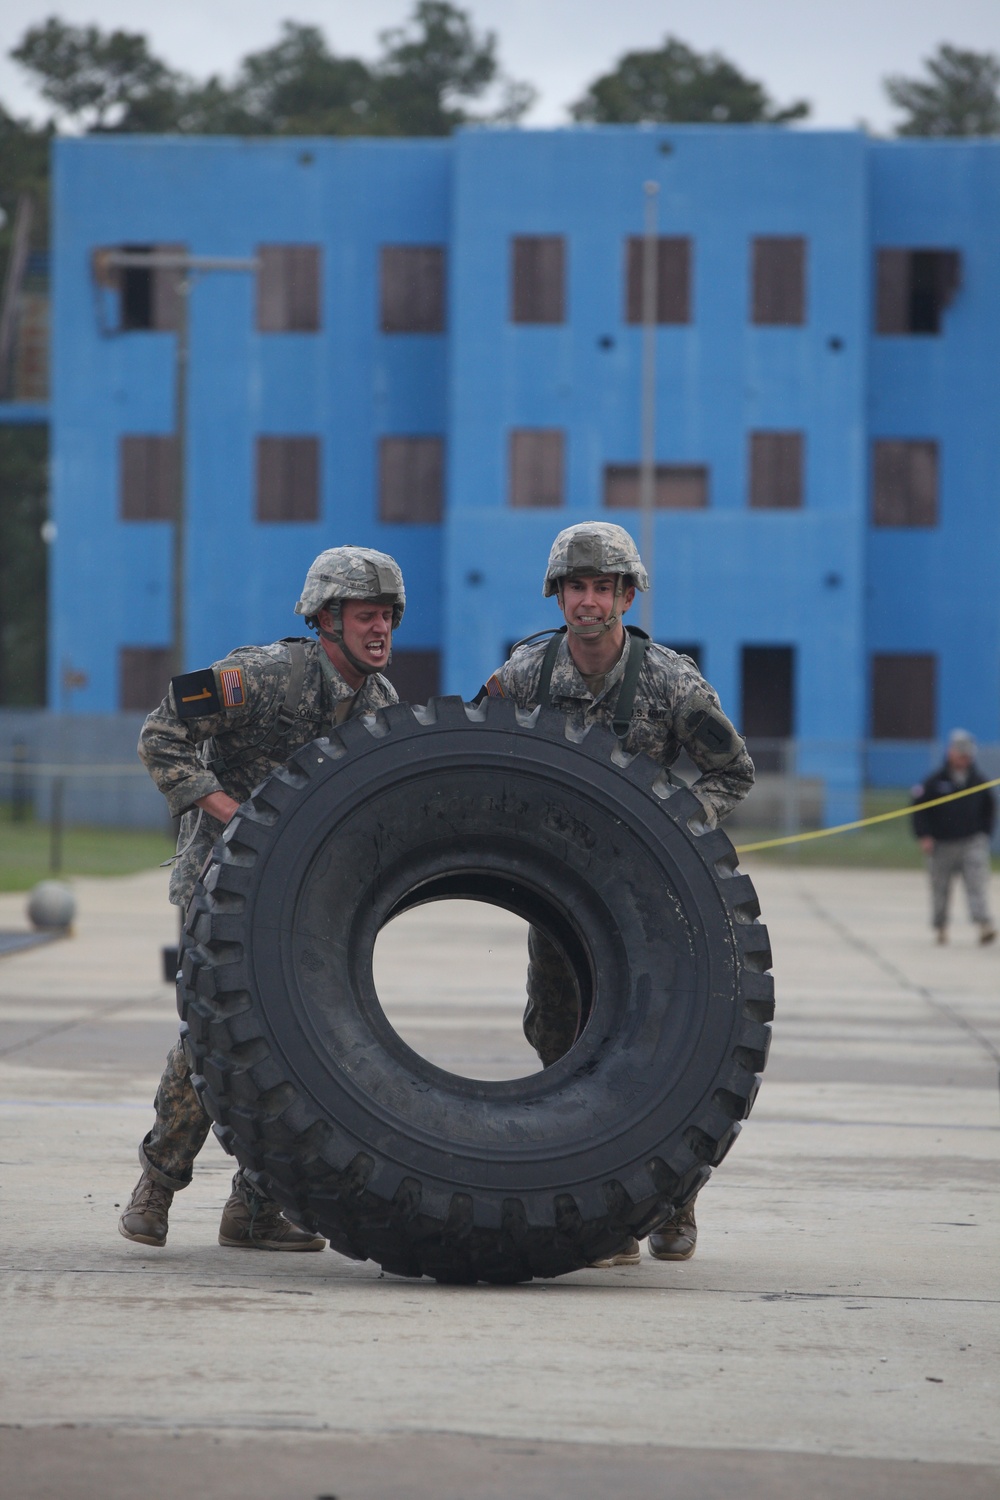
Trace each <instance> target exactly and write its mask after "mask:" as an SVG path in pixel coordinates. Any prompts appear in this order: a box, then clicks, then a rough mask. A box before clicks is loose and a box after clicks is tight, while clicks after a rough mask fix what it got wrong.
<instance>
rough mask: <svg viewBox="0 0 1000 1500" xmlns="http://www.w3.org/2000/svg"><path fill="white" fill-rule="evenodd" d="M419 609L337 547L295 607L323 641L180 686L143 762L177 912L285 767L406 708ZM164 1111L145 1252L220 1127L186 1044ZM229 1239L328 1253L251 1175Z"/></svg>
mask: <svg viewBox="0 0 1000 1500" xmlns="http://www.w3.org/2000/svg"><path fill="white" fill-rule="evenodd" d="M405 605H406V594H405V591H404V587H403V575H402V573H401V572H400V570H399V568H398V566H397V565H396V563H395V562H394V561H393V559H392V558H391V557H389V556H388V555H387V554H386V553H384V552H375V551H373V550H371V549H369V548H367V547H334V548H331V549H330V550H328V551H326V552H322V553H320V555H319V557H317V558H316V560H315V562H314V563H313V564H312V567H311V568H310V569H309V572H308V574H307V575H306V581H305V586H304V588H303V590H302V597H301V598H300V599H299V602H298V603H297V604H296V606H295V613H296V614H298V615H303V616H304V617H305V622H306V624H307V625H308V626H309V627H310V629H313V630H315V631H316V632H317V634H318V636H319V640H316V641H313V640H308V639H297V640H283V641H277V642H275V643H274V645H271V646H243V647H241V648H240V649H239V650H237V651H234V652H232V654H231V655H230V656H227V657H226V658H225V660H224V661H221V662H217V663H216V664H215V665H214V666H212V667H209V668H207V669H206V670H204V671H200V672H188V673H186V674H184V675H183V676H181V677H175V678H174V679H173V680H172V682H171V684H170V690H169V692H168V693H167V696H166V698H164V700H163V702H162V703H161V704H160V706H159V708H156V709H154V710H153V712H152V713H151V714H150V715H149V717H148V718H147V720H146V722H145V724H144V725H143V727H142V732H141V735H140V738H139V755H140V758H141V760H142V761H143V764H144V765H145V766H146V769H147V770H148V771H149V774H150V775H151V776H152V778H153V780H154V781H155V782H156V785H157V787H158V788H159V790H160V791H161V792H162V793H163V795H164V797H165V798H166V800H167V806H168V807H169V809H170V811H171V813H172V814H173V815H174V816H175V817H178V816H179V817H180V819H181V825H180V834H179V837H178V841H177V850H178V852H177V856H176V859H175V863H174V866H173V872H172V874H171V879H170V900H171V901H172V902H173V903H174V905H175V906H179V907H180V908H181V909H182V910H183V909H184V908H185V907H186V906H187V904H188V901H189V900H190V898H191V893H192V891H193V890H194V886H195V882H196V881H197V879H198V875H199V873H200V871H201V869H202V866H203V865H204V863H205V860H206V859H207V857H208V855H209V853H210V852H211V849H212V845H213V844H214V843H215V841H216V839H217V838H218V837H219V835H220V834H221V832H222V830H223V828H224V827H225V825H226V823H227V822H228V821H229V819H230V818H231V817H232V815H233V813H234V812H235V811H236V809H237V807H238V806H239V804H240V802H242V801H245V799H246V798H247V797H248V796H249V795H250V793H251V791H252V790H253V788H254V787H255V786H258V785H259V784H260V782H261V781H263V780H264V778H265V777H266V776H267V775H268V774H269V773H270V772H271V771H273V770H274V768H275V767H276V766H280V765H283V764H284V762H285V761H287V760H288V758H289V756H290V755H292V754H294V752H295V751H296V750H298V749H300V748H301V747H302V746H303V745H307V744H309V742H310V741H311V740H314V739H316V738H318V737H319V736H320V735H324V734H328V733H329V731H330V729H331V727H333V726H334V725H337V724H342V723H343V722H344V720H345V719H348V718H354V717H356V716H357V715H359V714H367V713H373V712H374V711H375V710H376V709H379V708H384V707H385V706H386V705H387V704H389V703H395V702H396V701H397V699H396V693H395V690H394V689H393V687H392V685H391V683H389V682H387V681H386V679H385V678H384V677H382V676H381V675H380V672H381V669H382V668H384V667H386V666H387V665H388V663H389V659H390V656H391V647H392V633H393V631H394V630H395V629H396V628H397V626H398V625H399V622H400V620H401V619H402V617H403V610H404V608H405ZM154 1107H155V1110H156V1122H155V1124H154V1126H153V1129H152V1130H151V1131H150V1132H149V1134H148V1135H147V1136H146V1138H145V1139H144V1140H143V1142H142V1144H141V1146H140V1147H139V1160H140V1162H141V1164H142V1176H141V1177H140V1178H139V1182H138V1184H137V1186H136V1188H135V1191H134V1192H133V1194H132V1197H131V1200H130V1202H129V1204H128V1206H127V1208H126V1209H125V1212H124V1213H123V1214H122V1216H121V1219H120V1221H119V1229H120V1231H121V1233H122V1234H123V1235H124V1236H125V1238H126V1239H129V1240H136V1241H138V1243H139V1244H142V1245H163V1244H164V1243H165V1242H166V1238H167V1213H168V1210H169V1207H170V1204H171V1201H172V1199H173V1195H174V1193H175V1192H177V1191H178V1190H179V1189H180V1188H183V1187H186V1186H187V1184H188V1183H189V1182H190V1181H191V1175H192V1170H193V1166H194V1159H195V1157H196V1156H197V1154H198V1152H199V1151H200V1150H201V1148H202V1146H203V1145H204V1143H205V1140H206V1138H207V1136H208V1132H209V1129H210V1124H211V1122H210V1121H209V1119H208V1116H207V1115H206V1114H205V1112H204V1110H203V1109H202V1107H201V1104H200V1102H199V1100H198V1096H197V1094H196V1093H195V1091H194V1089H193V1088H192V1085H191V1069H190V1065H189V1064H188V1060H187V1056H186V1054H185V1052H184V1048H183V1047H182V1046H181V1044H180V1042H178V1043H177V1044H176V1045H175V1046H174V1047H173V1048H172V1049H171V1052H170V1054H169V1056H168V1057H167V1064H166V1067H165V1068H164V1070H163V1077H162V1078H161V1079H160V1086H159V1088H158V1089H157V1093H156V1099H155V1104H154ZM219 1243H220V1244H221V1245H227V1246H233V1247H241V1248H254V1249H266V1250H322V1249H324V1247H325V1245H326V1241H325V1240H324V1239H322V1238H321V1237H319V1236H317V1235H312V1234H308V1233H307V1232H306V1231H305V1230H304V1229H300V1228H299V1227H298V1226H297V1225H295V1224H292V1223H290V1221H289V1220H288V1219H286V1218H285V1217H284V1215H283V1214H281V1212H280V1211H279V1209H278V1207H277V1205H276V1204H274V1203H272V1202H270V1201H269V1200H268V1199H266V1198H264V1197H262V1195H261V1194H260V1193H259V1192H257V1191H256V1189H254V1188H253V1186H252V1185H251V1184H250V1183H249V1182H248V1181H247V1180H246V1178H245V1176H244V1174H243V1172H242V1171H239V1172H237V1173H236V1175H235V1177H234V1178H233V1191H232V1195H231V1196H230V1198H229V1201H228V1202H227V1204H226V1206H225V1208H224V1210H223V1214H222V1223H221V1225H220V1227H219Z"/></svg>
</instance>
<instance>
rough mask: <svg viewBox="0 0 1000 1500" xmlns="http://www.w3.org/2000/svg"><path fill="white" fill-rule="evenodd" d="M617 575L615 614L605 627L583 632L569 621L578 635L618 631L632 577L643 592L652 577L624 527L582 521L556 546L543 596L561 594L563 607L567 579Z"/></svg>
mask: <svg viewBox="0 0 1000 1500" xmlns="http://www.w3.org/2000/svg"><path fill="white" fill-rule="evenodd" d="M601 573H614V574H616V575H617V577H618V582H617V584H616V586H615V601H614V606H613V608H612V612H611V614H610V615H609V616H608V618H607V619H606V620H605V621H604V623H603V625H598V626H595V627H589V628H587V629H582V628H581V627H580V626H578V625H573V624H571V623H570V621H569V620H567V621H566V623H567V625H568V626H569V629H570V630H571V631H572V632H573V634H574V635H582V636H587V637H594V636H597V635H602V634H604V632H605V631H608V630H614V628H615V626H616V625H617V624H618V622H619V620H620V619H621V611H620V609H619V601H620V600H621V597H622V594H623V593H624V592H625V580H626V578H628V579H629V580H630V581H631V582H632V583H634V585H635V587H636V588H637V589H639V590H641V591H645V590H646V589H648V588H649V575H648V574H647V572H646V569H645V568H644V567H643V565H642V558H641V557H640V556H639V549H638V547H637V546H636V545H635V542H634V541H633V540H632V538H631V537H630V536H629V534H628V532H627V531H626V530H625V528H624V526H616V525H615V524H614V523H613V522H612V521H581V522H579V523H578V524H577V525H576V526H567V527H566V529H565V530H564V531H560V533H559V535H558V536H557V537H556V539H555V541H554V542H553V543H552V550H551V552H550V553H549V561H548V565H547V567H546V569H545V583H544V585H543V587H542V593H543V595H544V596H545V598H546V599H549V598H551V597H552V595H553V594H557V595H558V597H559V603H560V606H561V605H562V585H563V581H564V579H566V578H570V577H581V576H582V577H591V578H595V577H597V576H599V575H600V574H601Z"/></svg>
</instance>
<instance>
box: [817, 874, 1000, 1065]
mask: <svg viewBox="0 0 1000 1500" xmlns="http://www.w3.org/2000/svg"><path fill="white" fill-rule="evenodd" d="M799 896H800V898H801V899H802V901H804V902H805V904H806V906H808V907H809V908H810V910H811V911H812V912H813V914H814V916H817V917H819V919H820V921H822V922H825V923H826V924H827V926H828V927H831V928H832V929H833V931H834V932H835V933H837V935H838V936H839V937H840V938H842V939H843V941H844V942H845V943H847V944H848V946H849V947H851V948H853V949H854V950H855V952H857V953H862V954H864V956H865V957H866V958H869V959H871V961H872V963H874V964H875V966H876V967H877V968H879V969H881V971H882V973H883V974H886V975H888V976H889V978H890V979H893V980H894V981H895V982H896V984H898V985H899V987H900V988H901V989H904V990H909V992H910V993H911V994H913V995H918V996H919V997H920V999H921V1000H924V1001H925V1002H926V1003H927V1004H928V1005H929V1006H930V1007H931V1008H932V1009H933V1010H935V1011H937V1013H938V1014H939V1015H941V1016H945V1017H946V1018H947V1019H948V1020H949V1021H952V1022H953V1023H954V1024H955V1025H956V1026H960V1027H961V1028H962V1030H963V1031H965V1032H966V1033H967V1034H968V1035H969V1036H971V1037H972V1038H973V1040H974V1041H975V1042H977V1043H978V1045H979V1046H980V1047H982V1048H983V1050H984V1051H985V1052H986V1053H987V1054H988V1056H989V1057H991V1058H992V1059H993V1061H994V1063H996V1064H997V1066H998V1067H1000V1049H998V1048H997V1047H995V1046H994V1044H993V1042H991V1041H990V1039H989V1037H988V1036H984V1035H983V1033H982V1032H981V1031H980V1030H979V1028H978V1027H977V1026H975V1025H973V1023H972V1022H971V1021H970V1020H969V1019H968V1018H967V1017H966V1016H963V1015H962V1013H961V1011H959V1010H956V1009H955V1007H954V1006H953V1005H949V1004H948V1002H947V1000H942V999H941V998H940V996H938V995H935V993H934V991H933V990H930V989H928V988H927V986H926V985H925V984H918V983H917V981H916V980H915V979H911V978H910V976H909V975H908V974H906V973H905V972H904V971H903V970H902V969H901V968H900V967H899V966H898V964H894V963H893V961H892V959H891V958H886V957H885V955H884V954H882V953H880V952H879V950H878V949H877V948H875V947H874V946H873V945H872V944H871V943H869V942H868V941H867V940H866V939H865V938H863V937H861V936H860V935H859V934H858V933H856V932H853V931H852V930H851V928H850V927H848V926H847V924H846V923H845V922H842V921H841V920H840V918H839V917H835V916H834V915H833V913H832V912H830V911H827V909H826V907H825V906H823V904H822V903H821V902H820V901H818V900H817V899H816V897H815V896H814V895H813V893H812V891H810V890H808V889H803V888H800V889H799Z"/></svg>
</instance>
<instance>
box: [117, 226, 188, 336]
mask: <svg viewBox="0 0 1000 1500" xmlns="http://www.w3.org/2000/svg"><path fill="white" fill-rule="evenodd" d="M121 249H122V250H123V251H125V253H126V254H128V255H183V254H184V252H185V251H186V249H187V246H186V245H122V246H121ZM179 279H180V271H179V270H177V269H175V268H173V267H167V266H121V267H118V268H112V270H111V272H110V280H111V284H115V285H117V287H118V292H119V327H120V328H121V329H122V331H123V332H137V331H142V330H143V329H153V330H156V331H160V332H171V331H173V330H176V328H177V325H178V323H179V321H180V317H179V299H180V293H179V291H178V282H179Z"/></svg>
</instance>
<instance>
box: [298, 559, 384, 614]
mask: <svg viewBox="0 0 1000 1500" xmlns="http://www.w3.org/2000/svg"><path fill="white" fill-rule="evenodd" d="M343 599H370V600H371V601H372V602H373V603H374V602H376V601H380V600H384V601H385V602H386V603H390V602H391V604H392V606H393V610H392V628H393V630H395V629H396V628H397V627H398V625H399V622H400V620H401V619H402V618H403V610H404V609H405V608H406V589H405V588H404V586H403V575H402V572H401V571H400V567H399V564H398V563H397V562H396V560H395V558H393V557H390V556H389V554H388V552H376V551H375V549H374V548H373V547H330V548H328V549H327V551H326V552H321V553H320V555H319V557H317V558H316V560H315V562H313V564H312V566H311V567H310V569H309V572H308V573H307V574H306V581H305V583H304V584H303V586H302V597H301V598H300V599H299V602H298V604H296V606H295V613H296V614H297V615H305V616H306V618H307V619H311V618H312V617H313V616H314V615H317V614H319V611H320V610H321V609H323V608H324V607H325V606H326V605H328V604H331V603H339V602H340V601H341V600H343Z"/></svg>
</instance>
